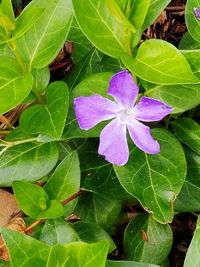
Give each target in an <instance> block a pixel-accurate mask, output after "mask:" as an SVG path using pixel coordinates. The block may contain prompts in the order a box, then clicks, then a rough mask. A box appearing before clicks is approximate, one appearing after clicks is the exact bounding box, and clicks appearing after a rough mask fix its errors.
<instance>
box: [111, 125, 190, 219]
mask: <svg viewBox="0 0 200 267" xmlns="http://www.w3.org/2000/svg"><path fill="white" fill-rule="evenodd" d="M152 134H153V136H154V138H155V139H156V140H158V142H159V143H160V153H159V154H156V155H150V154H146V153H144V152H143V151H141V150H139V149H138V148H136V147H134V148H133V149H132V150H131V153H130V158H129V161H128V163H127V164H126V165H125V166H123V167H118V166H114V169H115V172H116V174H117V177H118V179H119V181H120V183H121V184H122V186H123V187H124V188H125V189H126V190H127V191H128V192H129V193H130V194H132V195H133V196H134V197H136V198H137V199H138V200H139V201H140V203H141V204H142V206H143V207H144V209H145V210H147V211H148V212H150V213H152V215H153V218H154V219H155V220H157V221H158V222H161V223H167V222H171V221H172V219H173V203H174V201H175V199H176V196H177V194H178V193H179V191H180V190H181V187H182V185H183V182H184V180H185V176H186V161H185V155H184V151H183V149H182V147H181V145H180V143H179V142H178V140H177V139H176V138H175V137H174V136H173V135H172V134H171V133H170V132H168V131H166V130H164V129H153V130H152ZM141 181H142V185H141Z"/></svg>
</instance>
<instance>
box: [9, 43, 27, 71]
mask: <svg viewBox="0 0 200 267" xmlns="http://www.w3.org/2000/svg"><path fill="white" fill-rule="evenodd" d="M8 44H9V46H10V48H11V50H12V52H13V53H14V55H15V58H16V60H17V62H18V63H19V65H20V67H21V69H22V70H23V71H25V70H26V65H25V63H24V62H23V60H22V59H21V56H20V54H19V53H18V51H17V47H16V44H15V41H14V40H10V42H8Z"/></svg>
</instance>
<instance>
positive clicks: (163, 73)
mask: <svg viewBox="0 0 200 267" xmlns="http://www.w3.org/2000/svg"><path fill="white" fill-rule="evenodd" d="M122 61H123V63H124V65H125V66H126V67H127V68H128V69H129V70H130V71H131V72H132V73H133V74H134V75H136V76H138V77H140V78H142V79H144V80H145V81H148V82H152V83H156V84H191V83H196V82H198V81H199V80H198V78H197V77H196V76H195V75H194V74H193V73H192V71H191V68H190V65H189V63H188V62H187V60H186V59H185V57H184V56H183V55H182V53H181V52H180V51H179V50H178V49H177V48H176V47H175V46H173V45H172V44H170V43H168V42H166V41H163V40H157V39H152V40H147V41H145V42H144V43H142V44H141V46H140V47H139V49H138V52H137V55H136V58H135V60H133V58H131V57H129V56H127V55H124V56H122Z"/></svg>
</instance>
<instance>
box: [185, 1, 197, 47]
mask: <svg viewBox="0 0 200 267" xmlns="http://www.w3.org/2000/svg"><path fill="white" fill-rule="evenodd" d="M195 7H197V8H198V7H199V0H187V3H186V7H185V22H186V26H187V29H188V31H189V33H190V35H191V36H192V38H194V39H195V40H196V41H197V42H200V22H199V20H198V19H197V18H196V17H195V14H194V11H193V8H195Z"/></svg>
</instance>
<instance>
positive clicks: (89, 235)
mask: <svg viewBox="0 0 200 267" xmlns="http://www.w3.org/2000/svg"><path fill="white" fill-rule="evenodd" d="M73 228H74V229H75V231H76V232H77V234H78V235H79V237H80V239H81V241H83V242H87V243H94V242H98V241H101V240H106V241H107V242H108V243H109V253H111V252H112V251H113V250H114V249H116V246H115V243H114V241H113V240H112V238H111V237H110V236H109V235H108V233H107V232H106V231H105V230H104V229H103V228H102V227H101V226H100V225H98V224H96V223H86V222H76V223H74V224H73Z"/></svg>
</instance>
